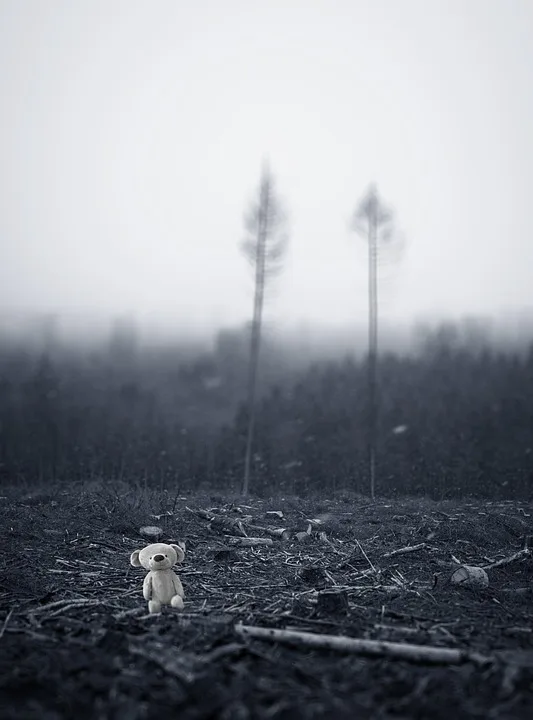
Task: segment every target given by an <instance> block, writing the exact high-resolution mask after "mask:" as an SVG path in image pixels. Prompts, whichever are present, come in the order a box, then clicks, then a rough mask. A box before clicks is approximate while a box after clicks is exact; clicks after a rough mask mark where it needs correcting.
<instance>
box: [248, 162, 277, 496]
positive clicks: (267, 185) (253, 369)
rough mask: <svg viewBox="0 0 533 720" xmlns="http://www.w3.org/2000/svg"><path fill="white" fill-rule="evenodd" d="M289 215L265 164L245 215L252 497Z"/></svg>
mask: <svg viewBox="0 0 533 720" xmlns="http://www.w3.org/2000/svg"><path fill="white" fill-rule="evenodd" d="M284 225H285V214H284V212H283V208H282V205H281V203H280V200H279V199H278V197H277V194H276V192H275V187H274V179H273V176H272V173H271V172H270V169H269V167H268V165H267V164H266V163H265V164H264V165H263V170H262V173H261V181H260V183H259V191H258V197H257V200H256V201H255V202H253V203H252V206H251V208H250V209H249V211H248V212H247V213H246V215H245V228H246V231H247V236H246V239H245V240H244V242H243V243H242V251H243V254H244V256H245V257H246V259H247V260H248V262H249V263H250V265H251V266H252V268H253V271H254V283H255V287H254V305H253V316H252V325H251V333H250V360H249V370H248V429H247V435H246V452H245V456H244V476H243V483H242V494H243V495H245V496H246V495H248V492H249V489H250V472H251V466H252V448H253V442H254V432H255V418H256V402H257V377H258V368H259V355H260V347H261V331H262V324H263V307H264V302H265V291H266V288H267V283H268V282H269V281H270V279H271V278H272V277H273V276H274V275H276V274H277V273H278V272H279V271H280V270H281V267H282V260H283V256H284V254H285V250H286V246H287V236H286V235H285V234H284V233H283V228H284Z"/></svg>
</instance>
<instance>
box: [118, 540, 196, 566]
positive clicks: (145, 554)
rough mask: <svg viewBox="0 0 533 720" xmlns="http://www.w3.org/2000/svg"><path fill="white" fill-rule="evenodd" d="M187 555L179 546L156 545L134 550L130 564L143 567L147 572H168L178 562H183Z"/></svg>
mask: <svg viewBox="0 0 533 720" xmlns="http://www.w3.org/2000/svg"><path fill="white" fill-rule="evenodd" d="M184 557H185V553H184V552H183V550H182V549H181V548H180V546H179V545H167V544H166V543H154V544H153V545H147V546H146V547H145V548H143V549H142V550H134V551H133V552H132V554H131V557H130V562H131V564H132V565H133V566H134V567H143V568H144V569H145V570H168V569H169V568H171V567H172V566H173V565H175V564H176V563H177V562H183V559H184Z"/></svg>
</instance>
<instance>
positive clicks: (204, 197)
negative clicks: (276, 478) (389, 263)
mask: <svg viewBox="0 0 533 720" xmlns="http://www.w3.org/2000/svg"><path fill="white" fill-rule="evenodd" d="M0 92H1V102H2V106H1V114H0V122H1V125H0V153H1V154H0V186H1V193H0V305H1V306H2V309H3V310H4V311H5V310H13V311H14V310H20V309H31V310H33V309H36V310H41V311H43V310H44V311H47V310H69V311H70V312H72V311H89V312H94V313H98V314H102V313H103V314H109V315H110V316H111V315H117V314H122V313H134V314H136V315H138V316H139V317H140V318H141V319H142V318H147V317H159V319H160V320H161V319H165V318H166V321H167V322H173V323H174V322H177V323H178V324H179V323H180V322H182V321H187V322H188V324H190V323H191V322H192V323H196V322H198V323H200V324H203V323H216V324H217V325H219V324H222V323H228V322H234V321H238V320H241V319H244V318H247V317H248V316H249V314H250V312H251V300H252V295H251V288H252V283H251V275H250V272H249V268H248V267H247V265H246V262H245V261H244V259H243V258H242V257H241V255H240V252H239V242H240V240H241V239H242V237H243V225H242V216H243V212H244V210H245V207H246V204H247V201H248V200H249V199H250V198H251V197H252V195H253V192H254V189H255V188H256V186H257V183H258V180H259V171H260V165H261V160H262V158H263V156H265V155H268V157H269V158H270V163H271V166H272V169H273V171H274V173H275V175H276V177H277V182H278V187H279V190H280V192H281V194H282V195H283V197H284V199H285V201H286V203H287V206H288V209H289V212H290V217H291V247H290V255H289V257H288V259H287V262H286V266H285V272H284V274H283V276H282V278H281V280H280V281H279V282H278V284H277V291H276V296H275V301H274V302H273V303H272V305H271V308H270V312H271V314H272V317H273V318H276V317H278V318H280V321H286V320H287V319H298V318H306V319H308V320H316V321H318V322H321V323H322V322H324V321H331V322H335V323H342V322H343V321H345V320H347V319H348V318H354V317H355V318H356V319H359V318H361V319H364V317H365V314H366V275H365V273H366V259H365V245H364V243H363V241H362V240H361V239H360V238H359V237H358V236H357V235H355V234H353V233H350V232H348V223H349V219H350V215H351V213H352V210H353V208H354V206H355V204H356V202H357V200H358V199H359V198H360V197H361V195H362V194H363V193H364V192H365V190H366V187H367V185H368V183H370V182H372V181H376V182H377V183H378V187H379V189H380V192H381V193H382V194H383V196H384V198H385V199H386V200H387V201H388V202H389V203H390V204H391V205H392V206H393V208H394V210H395V212H396V215H397V222H398V227H399V229H400V230H401V231H402V233H403V234H404V235H405V238H406V254H405V256H404V258H403V260H402V262H401V263H400V264H399V265H397V266H396V267H394V269H393V272H392V275H391V276H390V280H389V281H387V282H386V283H384V285H383V300H384V314H385V315H388V316H391V317H399V318H403V319H409V318H411V317H413V316H416V315H420V314H428V313H439V314H442V313H450V314H456V313H478V312H482V313H496V312H500V311H502V310H505V309H519V308H524V307H533V232H532V225H533V214H532V209H533V199H532V198H533V193H532V191H533V0H315V1H314V2H313V0H307V1H305V2H304V1H302V2H298V1H296V0H284V1H281V0H280V1H278V0H270V1H269V2H254V1H252V0H248V1H245V0H220V1H217V0H210V1H208V0H195V1H194V2H192V1H191V2H188V1H186V0H0Z"/></svg>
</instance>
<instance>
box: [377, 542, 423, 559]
mask: <svg viewBox="0 0 533 720" xmlns="http://www.w3.org/2000/svg"><path fill="white" fill-rule="evenodd" d="M426 547H427V545H426V543H424V542H423V543H418V545H406V547H402V548H398V549H397V550H391V551H390V552H388V553H385V555H383V556H382V557H384V558H391V557H396V555H404V554H405V553H410V552H416V551H417V550H423V549H424V548H426Z"/></svg>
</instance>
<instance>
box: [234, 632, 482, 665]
mask: <svg viewBox="0 0 533 720" xmlns="http://www.w3.org/2000/svg"><path fill="white" fill-rule="evenodd" d="M235 632H236V633H237V634H238V635H240V636H241V637H253V638H258V639H260V640H270V641H271V642H280V643H287V644H290V645H297V646H298V645H299V646H303V647H314V648H321V649H324V650H339V651H341V652H349V653H360V654H362V655H370V656H373V657H386V658H390V659H396V660H408V661H410V662H421V663H431V664H439V665H440V664H449V665H459V664H462V663H466V662H473V663H475V664H477V665H484V664H486V663H489V662H491V661H492V658H491V657H487V656H485V655H481V654H479V653H471V652H467V651H464V650H454V649H450V648H439V647H431V646H426V645H410V644H407V643H393V642H386V641H378V640H361V639H359V638H350V637H345V636H342V635H341V636H337V635H317V634H315V633H309V632H297V631H291V630H275V629H273V628H261V627H253V626H250V625H242V624H240V623H239V624H237V625H235Z"/></svg>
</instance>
